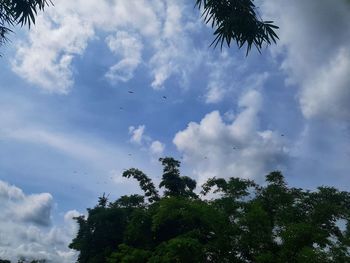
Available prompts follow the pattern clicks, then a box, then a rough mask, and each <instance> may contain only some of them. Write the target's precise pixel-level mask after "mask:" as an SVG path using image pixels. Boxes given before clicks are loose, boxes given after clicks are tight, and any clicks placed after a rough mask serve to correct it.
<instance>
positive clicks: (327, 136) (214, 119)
mask: <svg viewBox="0 0 350 263" xmlns="http://www.w3.org/2000/svg"><path fill="white" fill-rule="evenodd" d="M54 3H55V6H54V7H52V6H51V7H48V8H47V9H46V10H45V12H44V13H43V14H39V16H38V18H37V23H36V25H35V27H32V28H31V30H30V31H28V30H27V29H25V28H23V29H18V28H17V30H16V32H15V33H14V34H12V35H11V36H10V38H11V42H10V43H8V44H6V45H5V46H2V47H1V54H2V57H1V58H0V79H1V83H0V208H1V211H3V212H2V213H1V215H0V258H7V259H12V260H15V259H16V258H18V257H20V256H25V257H27V258H32V257H33V258H43V259H44V258H45V259H48V260H49V261H50V262H54V263H58V262H60V263H61V262H63V263H72V262H74V261H75V258H76V256H77V254H76V253H75V252H74V251H71V250H69V249H68V248H67V245H68V244H69V242H70V241H71V239H72V238H73V237H74V235H75V234H76V231H77V225H76V224H75V222H74V220H73V219H72V218H73V217H75V216H78V215H81V214H85V213H86V208H88V207H92V206H94V205H95V204H96V202H97V198H98V197H99V196H101V195H102V194H103V193H106V194H108V195H109V197H110V199H111V200H114V199H116V198H118V197H119V196H121V195H125V194H132V193H138V192H139V191H140V190H139V189H138V186H137V183H136V182H134V181H132V180H126V179H124V178H122V177H121V174H122V172H123V170H124V169H127V168H131V167H135V168H139V169H141V170H143V171H144V172H145V173H146V174H147V175H148V176H150V177H151V178H152V179H153V180H154V181H155V182H156V183H158V182H159V180H160V176H161V166H160V164H159V162H158V158H159V157H164V156H172V157H174V158H177V159H179V160H180V161H181V162H182V172H183V174H184V175H188V176H191V177H192V178H194V179H196V180H197V181H198V185H201V184H202V183H204V182H205V181H206V179H208V178H210V177H214V176H216V177H224V178H229V177H241V178H249V179H253V180H256V181H257V182H258V183H263V182H264V176H265V175H266V174H267V173H269V172H271V171H273V170H280V171H282V172H283V174H284V175H285V176H286V180H287V182H288V183H289V185H291V186H296V187H303V188H307V189H316V187H317V186H320V185H329V186H334V187H337V188H339V189H342V190H347V191H349V190H350V180H348V176H349V174H350V166H349V161H350V127H349V121H350V103H349V102H350V19H349V17H350V4H349V2H348V1H347V0H338V1H333V0H317V1H316V0H310V1H304V0H295V1H287V0H269V1H256V5H257V6H259V12H260V14H261V16H262V17H263V18H264V19H265V20H273V21H275V23H276V24H277V25H278V26H279V27H280V29H279V30H278V35H279V37H280V40H279V41H278V43H277V45H272V46H269V47H266V48H263V49H262V52H261V54H259V53H258V52H257V51H255V50H253V51H252V52H251V53H250V54H249V56H247V57H246V56H245V50H243V49H242V50H239V49H238V48H237V47H235V46H231V48H226V47H225V48H223V50H220V49H213V48H211V47H209V45H210V43H211V41H212V40H213V36H212V33H213V30H212V29H211V28H210V27H209V26H207V25H205V24H204V23H203V21H202V20H201V17H200V12H199V11H198V10H197V9H195V8H194V1H193V3H191V2H190V1H185V0H178V1H173V0H128V1H125V0H101V1H98V4H96V1H93V0H76V1H70V0H56V1H54Z"/></svg>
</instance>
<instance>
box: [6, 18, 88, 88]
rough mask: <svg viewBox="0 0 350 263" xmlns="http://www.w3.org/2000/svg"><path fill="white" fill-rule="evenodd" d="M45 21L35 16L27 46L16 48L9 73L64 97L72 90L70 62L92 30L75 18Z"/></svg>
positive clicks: (81, 49)
mask: <svg viewBox="0 0 350 263" xmlns="http://www.w3.org/2000/svg"><path fill="white" fill-rule="evenodd" d="M48 17H49V15H47V16H39V17H38V19H37V25H36V27H33V28H32V31H31V33H30V35H29V40H28V42H29V43H28V42H20V43H19V44H18V46H17V54H16V57H15V59H14V61H13V63H12V64H13V70H14V71H15V72H16V73H17V74H18V75H19V76H21V77H22V78H25V79H26V80H27V81H28V82H30V83H32V84H35V85H39V86H40V87H41V88H42V89H44V90H45V91H46V92H55V93H60V94H66V93H68V92H69V90H70V88H71V87H72V86H73V74H72V71H71V63H72V60H73V58H74V56H75V55H77V54H81V53H82V52H83V51H84V49H85V47H86V45H87V41H88V39H90V38H91V37H92V36H93V29H92V27H91V25H90V24H87V23H85V22H83V21H81V19H80V18H79V17H78V16H77V15H67V16H64V17H59V16H54V15H53V16H52V17H51V18H52V20H51V19H49V18H48ZM54 23H58V24H59V26H57V27H55V26H54Z"/></svg>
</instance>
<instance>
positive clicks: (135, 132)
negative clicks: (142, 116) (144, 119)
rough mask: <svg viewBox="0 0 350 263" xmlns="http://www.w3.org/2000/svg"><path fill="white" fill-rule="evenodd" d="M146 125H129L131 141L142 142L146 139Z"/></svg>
mask: <svg viewBox="0 0 350 263" xmlns="http://www.w3.org/2000/svg"><path fill="white" fill-rule="evenodd" d="M145 128H146V126H145V125H139V126H138V127H137V128H135V127H134V126H130V127H129V134H131V138H130V141H131V142H133V143H136V144H140V145H141V144H142V143H143V140H145V136H144V132H145Z"/></svg>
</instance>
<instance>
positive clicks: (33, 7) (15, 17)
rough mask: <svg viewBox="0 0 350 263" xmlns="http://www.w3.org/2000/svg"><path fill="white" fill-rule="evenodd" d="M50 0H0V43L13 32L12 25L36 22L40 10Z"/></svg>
mask: <svg viewBox="0 0 350 263" xmlns="http://www.w3.org/2000/svg"><path fill="white" fill-rule="evenodd" d="M50 2H51V1H50V0H1V1H0V44H2V43H3V42H4V41H5V40H6V39H7V37H6V35H7V34H8V33H9V32H12V31H11V29H10V27H12V26H14V25H17V24H19V25H21V26H23V25H28V26H29V27H30V26H31V24H35V17H36V15H37V13H38V11H41V10H44V8H45V6H46V5H48V3H50Z"/></svg>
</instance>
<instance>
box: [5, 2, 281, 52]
mask: <svg viewBox="0 0 350 263" xmlns="http://www.w3.org/2000/svg"><path fill="white" fill-rule="evenodd" d="M49 3H51V4H52V2H51V0H1V1H0V45H1V44H3V43H4V42H5V41H6V40H7V39H8V38H7V35H8V33H10V32H12V29H11V28H12V27H14V26H15V25H17V24H19V25H21V26H24V25H28V26H29V27H30V26H31V25H32V24H35V17H36V15H37V14H38V11H42V10H44V8H45V6H47V5H48V4H49ZM96 4H97V3H96ZM195 6H197V7H198V8H199V10H201V12H202V16H203V18H204V21H205V23H207V24H211V26H212V28H213V30H214V40H213V42H212V45H214V46H215V47H216V46H217V45H220V47H221V48H222V47H223V45H224V44H227V45H228V46H229V47H230V45H231V43H232V42H236V44H237V45H238V47H239V48H241V47H243V46H244V45H245V44H246V46H247V54H248V53H249V51H250V50H251V48H252V46H255V47H256V48H257V50H258V51H259V52H260V50H261V48H262V47H263V45H264V44H267V45H270V44H271V43H276V40H277V39H278V36H277V34H276V32H275V30H276V29H277V28H278V27H277V26H276V25H274V24H273V22H272V21H263V20H262V19H261V18H260V15H259V13H258V11H257V7H256V6H255V5H254V0H195Z"/></svg>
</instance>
